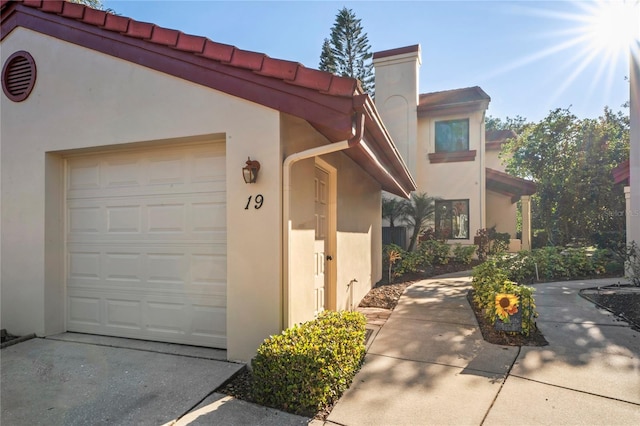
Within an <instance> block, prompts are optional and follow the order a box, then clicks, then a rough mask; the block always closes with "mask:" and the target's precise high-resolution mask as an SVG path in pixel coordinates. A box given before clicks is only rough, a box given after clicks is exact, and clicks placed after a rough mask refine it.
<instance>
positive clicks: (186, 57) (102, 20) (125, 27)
mask: <svg viewBox="0 0 640 426" xmlns="http://www.w3.org/2000/svg"><path fill="white" fill-rule="evenodd" d="M0 7H1V15H0V20H1V25H0V29H1V30H0V40H4V38H5V37H6V36H7V35H9V34H10V33H11V32H12V31H13V30H14V29H15V28H17V27H22V28H26V29H29V30H32V31H36V32H39V33H41V34H45V35H48V36H51V37H54V38H57V39H60V40H63V41H66V42H69V43H73V44H75V45H78V46H82V47H85V48H88V49H92V50H95V51H98V52H101V53H104V54H107V55H110V56H113V57H116V58H119V59H123V60H126V61H129V62H132V63H135V64H138V65H141V66H144V67H147V68H150V69H153V70H156V71H160V72H163V73H166V74H169V75H172V76H175V77H178V78H181V79H183V80H186V81H190V82H193V83H196V84H199V85H202V86H205V87H208V88H211V89H215V90H218V91H220V92H223V93H226V94H229V95H231V96H235V97H238V98H242V99H245V100H248V101H251V102H255V103H257V104H260V105H263V106H266V107H269V108H272V109H275V110H278V111H280V112H283V113H287V114H290V115H292V116H295V117H299V118H302V119H304V120H306V121H308V122H309V123H310V124H311V125H312V126H313V127H314V128H315V129H316V130H318V131H319V132H320V133H322V134H323V135H324V136H325V137H326V138H327V140H328V141H329V142H337V141H340V140H345V139H349V138H350V137H351V135H352V132H353V122H354V116H355V115H356V114H361V113H364V115H365V134H364V138H363V141H364V144H359V145H357V146H354V147H352V148H350V149H348V150H346V151H345V154H346V155H348V156H349V157H351V158H352V159H353V160H354V161H355V162H356V163H357V164H358V165H359V166H360V167H362V168H363V169H364V170H366V171H367V172H368V173H369V174H370V175H371V176H372V177H373V178H375V179H376V180H377V181H378V182H379V183H380V184H381V186H382V189H384V190H385V191H388V192H391V193H393V194H396V195H400V196H403V197H408V196H409V194H410V192H411V191H413V190H415V188H416V186H415V182H414V180H413V178H412V177H411V175H410V173H409V172H408V169H407V167H406V165H405V163H404V161H403V160H402V158H401V157H400V155H399V154H398V151H397V149H396V147H395V145H394V143H393V141H392V139H391V137H390V135H389V133H388V132H387V130H386V129H385V127H384V125H383V123H382V120H381V119H380V116H379V114H378V112H377V110H376V108H375V105H374V104H373V101H372V100H371V98H370V97H369V96H368V95H364V94H363V92H362V89H361V87H360V85H359V83H358V81H357V80H356V79H353V78H347V77H338V76H335V75H332V74H330V73H326V72H323V71H318V70H314V69H309V68H305V67H304V66H302V65H301V64H298V63H296V62H290V61H283V60H279V59H273V58H270V57H268V56H266V55H264V54H261V53H257V52H250V51H244V50H241V49H238V48H236V47H234V46H229V45H223V44H220V43H216V42H213V41H211V40H209V39H206V38H204V37H199V36H194V35H189V34H184V33H181V32H179V31H176V30H172V29H168V28H163V27H159V26H157V25H154V24H150V23H146V22H139V21H135V20H133V19H130V18H126V17H122V16H117V15H112V14H109V13H107V12H104V11H99V10H95V9H91V8H90V7H87V6H84V5H80V4H75V3H70V2H65V1H58V0H52V1H33V0H31V1H29V0H24V1H6V0H3V1H2V2H1V3H0Z"/></svg>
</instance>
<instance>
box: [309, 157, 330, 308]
mask: <svg viewBox="0 0 640 426" xmlns="http://www.w3.org/2000/svg"><path fill="white" fill-rule="evenodd" d="M328 181H329V173H327V172H325V171H324V170H322V169H320V168H319V167H316V173H315V179H314V183H315V218H316V232H315V234H316V237H315V246H314V257H315V272H314V292H313V293H314V297H315V310H314V315H315V316H317V315H318V314H319V313H320V312H322V311H324V309H325V303H326V289H327V285H326V281H327V275H326V274H325V266H326V262H327V254H326V251H325V250H326V247H327V227H328V218H327V215H328V210H329V209H328V185H327V184H328Z"/></svg>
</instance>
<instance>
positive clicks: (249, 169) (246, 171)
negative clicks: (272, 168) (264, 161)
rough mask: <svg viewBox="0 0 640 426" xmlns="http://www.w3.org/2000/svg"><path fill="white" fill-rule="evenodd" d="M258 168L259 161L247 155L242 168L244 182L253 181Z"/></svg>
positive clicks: (256, 175)
mask: <svg viewBox="0 0 640 426" xmlns="http://www.w3.org/2000/svg"><path fill="white" fill-rule="evenodd" d="M258 170H260V162H258V161H256V160H252V159H251V157H247V165H246V166H244V167H243V168H242V177H243V178H244V183H255V182H256V180H258Z"/></svg>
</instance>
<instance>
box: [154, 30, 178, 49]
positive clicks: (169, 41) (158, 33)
mask: <svg viewBox="0 0 640 426" xmlns="http://www.w3.org/2000/svg"><path fill="white" fill-rule="evenodd" d="M180 34H181V31H178V30H172V29H169V28H164V27H159V26H157V25H154V26H153V32H152V34H151V39H149V41H151V42H153V43H157V44H163V45H165V46H171V47H175V46H176V44H177V43H178V37H179V36H180Z"/></svg>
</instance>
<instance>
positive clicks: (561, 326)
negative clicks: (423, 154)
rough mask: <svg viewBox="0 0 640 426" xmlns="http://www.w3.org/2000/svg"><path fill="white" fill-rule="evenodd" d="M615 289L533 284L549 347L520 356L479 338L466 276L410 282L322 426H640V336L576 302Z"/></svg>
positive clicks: (587, 283)
mask: <svg viewBox="0 0 640 426" xmlns="http://www.w3.org/2000/svg"><path fill="white" fill-rule="evenodd" d="M614 282H617V280H608V281H607V280H590V281H572V282H561V283H548V284H538V285H536V293H535V295H536V302H537V305H538V311H539V313H540V318H538V326H539V327H540V329H541V330H542V333H543V334H544V335H545V337H546V339H547V340H548V341H549V345H548V346H544V347H523V348H522V349H520V348H518V347H508V346H498V345H493V344H490V343H487V342H485V341H484V340H483V339H482V335H481V334H480V331H479V329H478V326H477V323H476V320H475V317H474V314H473V312H472V311H471V308H470V307H469V304H468V302H467V300H466V294H467V290H468V289H469V288H470V278H468V277H454V278H438V279H431V280H424V281H421V282H418V283H416V284H413V285H412V286H410V287H408V288H407V290H406V291H405V293H404V294H403V295H402V297H401V298H400V300H399V302H398V306H397V307H396V309H395V310H394V311H393V312H392V314H391V316H390V317H389V319H388V321H387V322H386V323H385V324H384V325H383V326H382V327H381V329H380V330H379V331H378V333H377V335H376V336H375V338H374V341H373V342H372V343H371V346H370V348H369V352H368V353H367V355H366V358H365V364H364V366H363V367H362V369H361V370H360V372H359V373H358V374H357V375H356V377H355V379H354V382H353V384H352V386H351V388H350V389H349V390H348V391H347V392H346V393H345V394H344V395H343V397H342V398H341V399H340V401H339V402H338V404H336V406H335V407H334V409H333V411H332V412H331V414H330V415H329V418H328V421H327V422H325V425H327V426H328V425H347V426H356V425H504V424H505V423H510V424H511V423H512V424H518V425H528V424H548V425H558V424H562V425H574V424H575V425H578V424H585V425H586V424H588V425H598V424H601V425H612V424H615V425H625V424H629V425H637V424H640V333H638V332H636V331H633V330H632V329H631V328H630V327H629V326H628V325H627V324H626V323H623V322H619V321H616V319H615V318H614V317H613V316H612V315H611V314H609V313H608V312H606V311H603V310H599V309H597V308H596V307H595V306H594V305H593V304H592V303H590V302H588V301H586V300H584V299H582V298H581V297H580V296H579V295H578V291H579V289H581V288H587V287H594V286H597V285H604V284H607V283H614ZM314 423H316V424H321V423H322V422H314Z"/></svg>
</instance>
